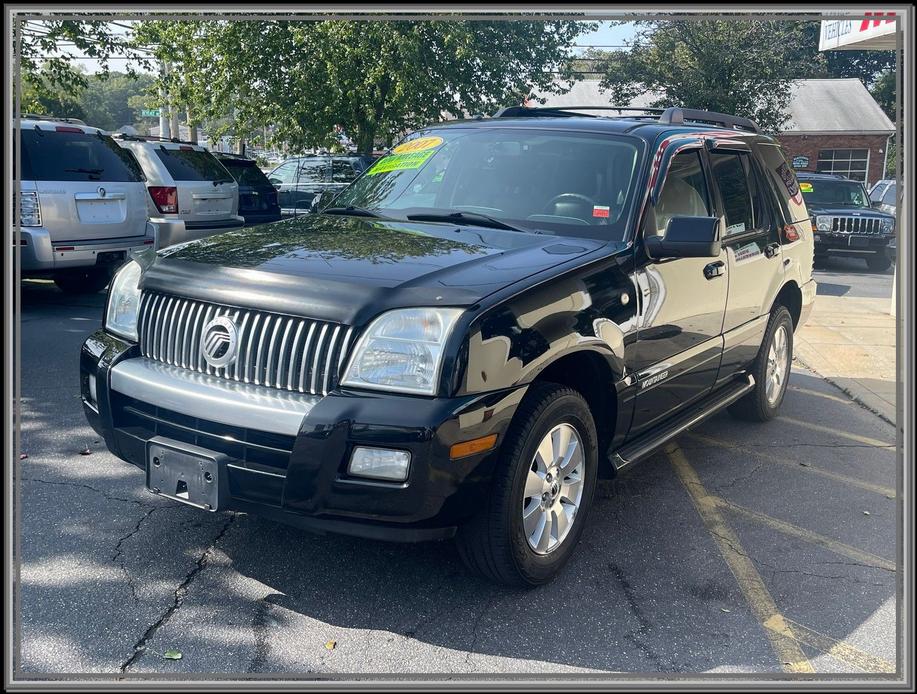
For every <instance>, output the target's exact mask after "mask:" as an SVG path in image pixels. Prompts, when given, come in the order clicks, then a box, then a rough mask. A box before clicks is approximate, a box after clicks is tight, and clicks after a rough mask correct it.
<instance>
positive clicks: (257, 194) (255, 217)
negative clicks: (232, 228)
mask: <svg viewBox="0 0 917 694" xmlns="http://www.w3.org/2000/svg"><path fill="white" fill-rule="evenodd" d="M213 156H215V157H216V158H217V159H218V160H219V161H220V163H221V164H222V165H223V166H225V167H226V170H227V171H229V173H230V174H232V177H233V178H234V179H236V183H238V184H239V214H240V215H241V216H242V218H243V219H244V220H245V223H246V224H247V225H249V226H250V225H252V224H267V223H268V222H276V221H278V220H279V219H280V203H279V193H278V192H277V189H276V188H275V187H274V186H273V185H271V182H270V181H269V180H268V178H267V176H266V175H265V174H264V172H263V171H262V170H261V169H259V168H258V164H257V163H256V162H255V160H254V159H249V158H247V157H243V156H241V155H238V154H228V153H225V152H214V153H213Z"/></svg>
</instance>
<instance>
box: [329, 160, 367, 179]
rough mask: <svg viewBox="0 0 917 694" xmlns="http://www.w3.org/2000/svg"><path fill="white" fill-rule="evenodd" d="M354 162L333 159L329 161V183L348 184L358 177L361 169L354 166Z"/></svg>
mask: <svg viewBox="0 0 917 694" xmlns="http://www.w3.org/2000/svg"><path fill="white" fill-rule="evenodd" d="M355 164H356V161H355V160H351V159H333V160H332V161H331V181H332V182H333V183H350V182H351V181H352V180H354V179H355V178H356V177H357V176H359V175H360V171H362V169H358V168H356V166H355Z"/></svg>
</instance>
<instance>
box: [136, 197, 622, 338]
mask: <svg viewBox="0 0 917 694" xmlns="http://www.w3.org/2000/svg"><path fill="white" fill-rule="evenodd" d="M605 245H607V244H606V242H603V241H597V240H590V239H579V238H576V239H570V238H563V237H557V236H549V235H542V234H533V233H524V232H515V231H503V230H495V229H484V228H480V227H468V226H457V225H455V224H431V223H425V222H397V221H389V220H378V219H372V218H361V217H346V216H337V215H323V214H310V215H303V216H301V217H297V218H294V219H289V220H284V221H281V222H275V223H273V224H264V225H260V226H255V227H248V228H244V229H240V230H237V231H232V232H228V233H224V234H219V235H217V236H211V237H208V238H204V239H200V240H198V241H192V242H190V243H186V244H181V245H179V246H173V247H171V248H167V249H165V250H163V251H160V253H159V254H158V257H157V258H156V259H155V261H154V262H153V263H152V264H151V265H150V266H149V267H148V268H147V270H146V272H145V273H144V277H143V280H142V286H143V288H145V289H152V290H158V291H164V292H170V293H175V294H179V295H182V296H188V297H191V298H196V299H200V300H203V301H213V302H216V303H223V304H229V305H235V306H244V307H248V308H260V309H263V310H270V311H277V312H281V313H290V314H293V315H305V316H309V317H312V318H318V319H323V320H330V321H335V322H341V323H346V324H350V325H353V324H356V323H359V322H361V320H363V319H366V318H367V317H371V316H372V315H376V314H378V313H380V312H381V311H382V310H387V309H388V308H393V307H398V306H421V305H427V306H429V305H433V306H470V305H472V304H474V303H476V302H477V301H479V300H480V299H482V298H483V297H485V296H487V295H488V294H491V293H493V292H494V291H497V290H498V289H501V288H503V287H505V286H507V285H509V284H512V283H513V282H516V281H518V280H521V279H524V278H525V277H528V276H529V275H532V274H535V273H537V272H540V271H542V270H545V269H548V268H550V267H553V266H556V265H560V264H562V263H565V262H566V261H569V260H572V259H575V258H578V257H580V256H582V255H584V254H587V253H589V252H592V251H595V250H597V249H599V248H602V247H603V246H605ZM364 314H366V315H364Z"/></svg>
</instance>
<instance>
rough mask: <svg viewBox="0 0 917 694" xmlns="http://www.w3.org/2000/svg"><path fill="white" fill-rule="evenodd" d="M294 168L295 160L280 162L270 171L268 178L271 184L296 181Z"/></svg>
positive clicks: (295, 166)
mask: <svg viewBox="0 0 917 694" xmlns="http://www.w3.org/2000/svg"><path fill="white" fill-rule="evenodd" d="M296 168H297V165H296V162H295V161H288V162H287V163H286V164H281V165H280V166H278V167H277V168H276V169H274V170H273V171H271V175H270V176H269V177H268V180H269V181H270V182H271V183H273V184H284V185H286V184H292V183H296Z"/></svg>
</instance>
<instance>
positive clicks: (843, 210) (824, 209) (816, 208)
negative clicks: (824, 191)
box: [805, 200, 894, 219]
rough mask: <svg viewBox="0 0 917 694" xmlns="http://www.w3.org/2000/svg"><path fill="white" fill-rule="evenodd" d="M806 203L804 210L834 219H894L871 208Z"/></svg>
mask: <svg viewBox="0 0 917 694" xmlns="http://www.w3.org/2000/svg"><path fill="white" fill-rule="evenodd" d="M805 202H806V209H807V210H808V211H809V212H810V213H812V214H813V215H816V214H824V215H833V216H836V217H862V218H863V219H894V216H893V215H890V214H886V213H885V212H882V211H880V210H877V209H875V208H873V207H851V206H846V207H845V206H844V205H819V204H818V203H814V202H809V201H808V200H806V201H805Z"/></svg>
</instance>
